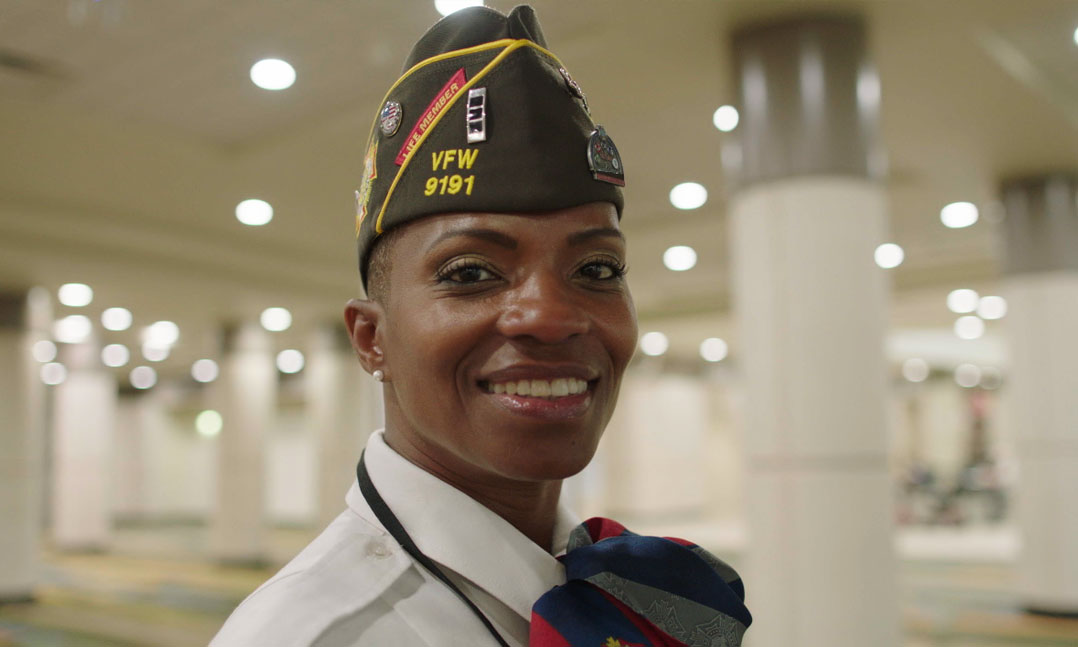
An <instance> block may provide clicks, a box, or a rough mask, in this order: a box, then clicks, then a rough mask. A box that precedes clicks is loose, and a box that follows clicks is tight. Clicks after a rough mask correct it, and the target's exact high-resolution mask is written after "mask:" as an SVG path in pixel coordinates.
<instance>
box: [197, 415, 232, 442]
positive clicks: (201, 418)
mask: <svg viewBox="0 0 1078 647" xmlns="http://www.w3.org/2000/svg"><path fill="white" fill-rule="evenodd" d="M224 426H225V422H224V420H223V419H222V418H221V414H219V413H217V412H216V411H214V410H213V409H206V410H205V411H203V412H201V413H199V414H198V415H197V416H195V431H197V432H198V435H199V436H202V437H204V438H213V437H214V436H216V435H217V434H219V433H221V429H222V428H223V427H224Z"/></svg>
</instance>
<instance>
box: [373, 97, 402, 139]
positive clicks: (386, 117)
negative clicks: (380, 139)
mask: <svg viewBox="0 0 1078 647" xmlns="http://www.w3.org/2000/svg"><path fill="white" fill-rule="evenodd" d="M403 117H404V108H402V107H401V104H399V103H397V102H396V101H386V105H385V106H383V107H382V113H381V114H380V115H379V116H378V125H379V126H380V127H381V128H382V134H383V135H385V136H386V137H392V136H393V135H395V134H396V132H397V130H398V129H399V128H400V127H401V119H402V118H403Z"/></svg>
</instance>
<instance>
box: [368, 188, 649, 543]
mask: <svg viewBox="0 0 1078 647" xmlns="http://www.w3.org/2000/svg"><path fill="white" fill-rule="evenodd" d="M393 252H394V261H393V264H392V269H391V271H390V273H389V276H388V277H387V278H388V283H389V284H390V285H392V289H391V290H390V292H389V298H388V299H387V301H386V302H385V303H378V302H376V301H353V302H352V303H350V304H349V307H348V312H347V317H348V324H349V328H350V329H351V330H352V334H353V341H354V343H355V346H356V349H357V351H358V352H359V355H360V359H361V362H362V363H363V364H364V367H365V368H366V369H367V370H369V371H373V370H375V369H379V368H381V369H382V370H383V371H384V374H385V380H386V389H385V401H386V436H385V437H386V442H387V443H388V444H389V445H390V447H392V448H393V449H395V450H397V451H398V452H399V453H401V454H402V455H403V456H405V457H406V458H408V459H409V460H411V461H412V462H413V463H416V464H417V465H420V466H421V467H423V468H424V469H426V470H427V471H429V472H431V473H434V474H436V475H437V476H439V477H440V478H441V479H442V480H444V481H446V482H448V483H450V484H452V485H454V486H456V487H457V489H460V490H462V491H464V492H466V493H468V494H469V495H471V496H472V497H473V498H475V499H476V500H478V501H480V502H482V503H484V504H486V505H487V507H489V508H491V509H494V510H495V511H499V512H500V511H502V509H505V510H506V512H508V513H510V514H512V512H510V511H511V510H512V507H513V506H512V505H511V504H510V505H506V504H505V503H502V502H499V501H498V499H500V498H503V497H504V496H505V494H506V493H507V492H518V491H521V490H530V493H529V495H530V496H533V497H537V498H541V499H542V500H545V501H548V502H549V504H548V505H547V509H545V510H542V511H541V514H540V515H536V514H535V512H536V511H533V510H529V511H523V510H520V511H517V512H516V514H517V515H518V516H523V517H524V518H521V519H520V523H522V524H526V525H527V526H536V528H535V532H538V533H542V534H538V535H536V536H532V537H531V538H532V540H533V541H535V542H536V543H538V544H540V545H543V546H544V547H547V546H549V544H550V542H551V536H550V534H551V532H552V529H553V519H554V511H555V507H556V505H555V504H556V502H557V499H558V496H557V492H558V489H559V488H560V485H561V483H560V480H561V479H563V478H565V477H567V476H571V475H573V474H575V473H577V472H579V471H580V470H581V469H583V468H584V466H585V465H587V463H588V462H589V461H590V460H591V457H592V455H593V454H594V452H595V449H596V447H597V445H598V442H599V438H600V436H601V434H602V431H603V429H604V428H605V426H606V423H607V421H608V420H609V419H610V415H611V413H612V412H613V409H614V403H615V401H616V399H617V393H618V386H619V384H620V382H621V375H622V373H623V372H624V370H625V367H626V366H627V365H628V362H629V359H630V358H631V357H632V353H633V349H634V347H635V345H636V317H635V313H634V310H633V304H632V297H631V296H630V295H629V290H628V288H627V286H626V284H625V282H624V279H623V276H622V275H623V274H624V267H625V242H624V238H623V237H622V236H621V233H620V232H619V231H618V229H617V213H616V211H615V209H614V207H613V206H612V205H610V204H608V203H592V204H587V205H582V206H580V207H573V208H569V209H564V210H561V211H557V212H551V213H546V214H542V215H520V214H517V215H511V214H492V213H482V214H453V215H446V216H442V217H437V218H428V219H423V220H419V221H417V222H415V223H412V224H409V225H407V226H406V227H405V228H404V229H403V230H402V231H401V232H400V233H398V235H397V238H396V240H395V241H394V249H393ZM569 380H572V381H573V382H574V384H575V383H576V382H577V381H580V382H583V383H584V385H585V388H584V390H583V391H582V392H574V393H572V394H570V393H569V385H568V382H569ZM517 385H520V388H519V389H518V388H517ZM498 387H501V390H502V393H497V392H496V390H498ZM533 387H534V388H533ZM555 388H556V389H558V392H557V393H556V392H555V391H554V389H555ZM508 390H513V391H515V393H509V392H507V391H508ZM576 390H577V389H576V387H575V386H574V391H576ZM502 516H505V514H502ZM541 521H545V523H542V522H541ZM527 534H529V535H531V533H527Z"/></svg>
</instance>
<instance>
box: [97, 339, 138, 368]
mask: <svg viewBox="0 0 1078 647" xmlns="http://www.w3.org/2000/svg"><path fill="white" fill-rule="evenodd" d="M130 359H131V351H129V350H127V346H124V345H123V344H109V345H108V346H105V347H104V348H102V349H101V363H102V364H104V365H105V366H111V367H112V368H119V367H121V366H124V365H126V364H127V362H128V361H130Z"/></svg>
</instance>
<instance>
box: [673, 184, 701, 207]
mask: <svg viewBox="0 0 1078 647" xmlns="http://www.w3.org/2000/svg"><path fill="white" fill-rule="evenodd" d="M705 202H707V189H705V188H704V186H703V185H702V184H697V183H696V182H682V183H681V184H679V185H677V186H675V187H674V188H672V189H670V204H672V205H674V206H675V207H677V208H678V209H696V208H698V207H702V206H703V205H704V203H705Z"/></svg>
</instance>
